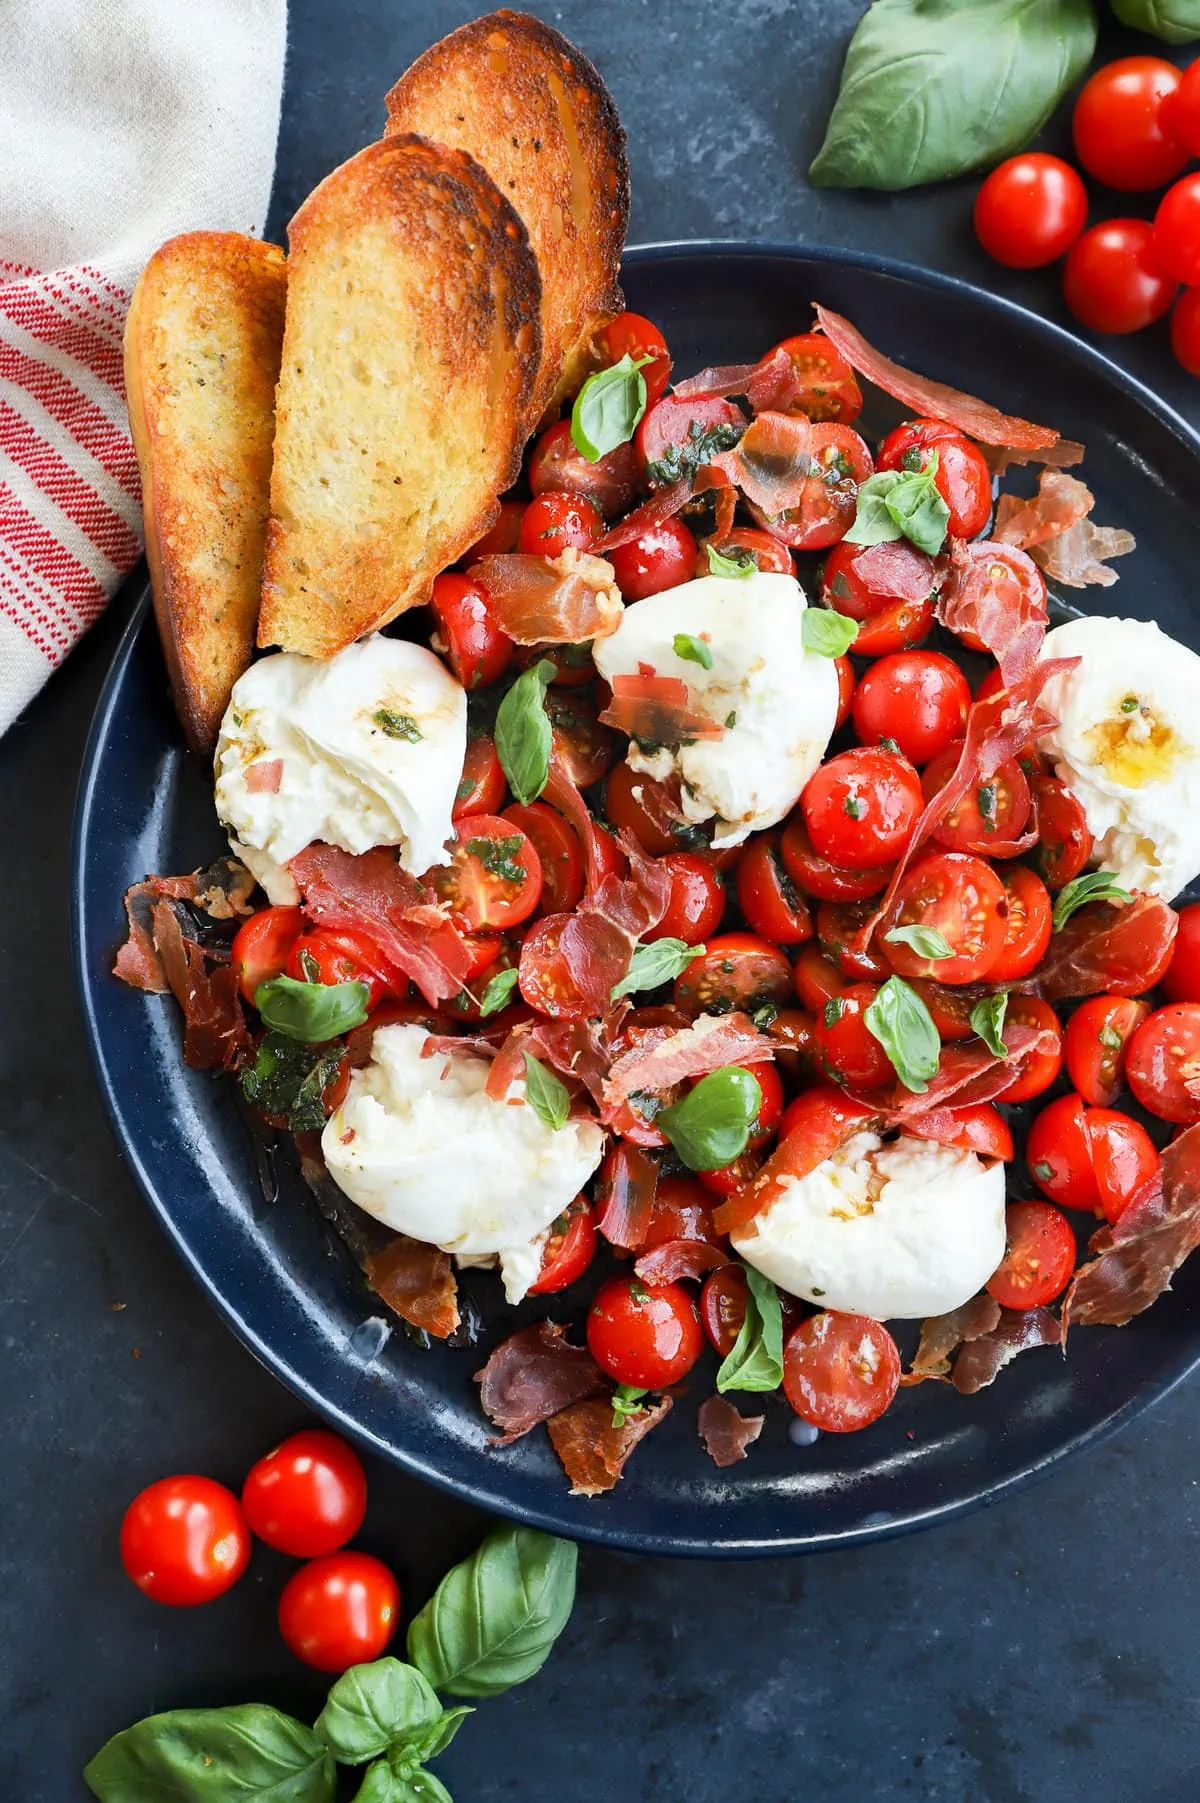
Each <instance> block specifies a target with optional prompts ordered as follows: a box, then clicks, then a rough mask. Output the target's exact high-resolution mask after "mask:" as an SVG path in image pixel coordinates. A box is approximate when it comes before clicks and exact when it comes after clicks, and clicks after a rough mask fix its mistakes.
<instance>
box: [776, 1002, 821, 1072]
mask: <svg viewBox="0 0 1200 1803" xmlns="http://www.w3.org/2000/svg"><path fill="white" fill-rule="evenodd" d="M766 1031H767V1036H768V1038H769V1039H770V1040H771V1041H772V1043H773V1044H774V1046H775V1062H776V1064H777V1065H778V1067H779V1069H780V1071H781V1072H782V1073H783V1075H784V1076H785V1077H787V1078H788V1079H789V1081H790V1082H792V1083H795V1084H800V1083H807V1082H808V1081H809V1079H810V1078H811V1077H812V1075H813V1073H814V1071H815V1070H816V1067H817V1056H818V1055H817V1023H816V1021H815V1020H814V1019H813V1017H812V1015H811V1014H810V1013H809V1012H808V1010H807V1009H805V1008H781V1009H780V1010H779V1013H778V1014H777V1015H776V1016H775V1019H774V1020H773V1021H772V1022H771V1023H770V1025H769V1026H768V1027H767V1029H766Z"/></svg>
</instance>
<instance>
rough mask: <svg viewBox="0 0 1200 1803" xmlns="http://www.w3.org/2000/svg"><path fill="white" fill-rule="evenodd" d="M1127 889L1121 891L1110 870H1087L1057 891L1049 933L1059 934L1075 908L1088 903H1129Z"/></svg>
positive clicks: (1130, 897) (1129, 897)
mask: <svg viewBox="0 0 1200 1803" xmlns="http://www.w3.org/2000/svg"><path fill="white" fill-rule="evenodd" d="M1132 900H1133V897H1132V895H1130V893H1129V891H1128V889H1122V888H1121V887H1120V885H1119V884H1118V882H1117V879H1116V877H1115V876H1114V874H1113V872H1112V871H1111V870H1089V871H1087V872H1086V873H1085V874H1084V875H1083V876H1077V877H1076V878H1075V881H1074V882H1073V883H1068V884H1067V885H1066V887H1065V888H1064V889H1062V890H1060V891H1059V894H1058V897H1057V899H1056V900H1055V903H1054V913H1053V914H1052V915H1051V917H1050V927H1051V931H1053V932H1055V933H1061V932H1062V929H1063V928H1064V927H1065V926H1066V924H1067V922H1068V920H1070V918H1071V916H1072V914H1074V912H1075V910H1076V909H1077V908H1083V907H1086V905H1087V903H1088V902H1094V901H1107V902H1131V901H1132Z"/></svg>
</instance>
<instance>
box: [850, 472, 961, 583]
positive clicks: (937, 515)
mask: <svg viewBox="0 0 1200 1803" xmlns="http://www.w3.org/2000/svg"><path fill="white" fill-rule="evenodd" d="M937 469H938V455H937V452H936V451H931V452H930V454H929V457H928V460H927V461H926V464H925V467H924V469H916V470H879V471H877V473H876V474H875V475H873V476H868V478H867V480H866V481H865V482H864V483H863V484H862V486H861V487H860V489H859V491H858V500H857V511H856V512H855V515H854V523H853V525H852V526H851V527H850V530H849V532H847V534H846V542H847V544H851V545H882V544H886V543H888V542H889V541H891V540H893V539H897V538H906V539H908V541H909V542H910V544H914V545H916V547H917V549H918V550H919V551H926V552H928V553H929V555H930V556H931V557H936V555H937V553H938V552H939V551H940V550H941V548H942V546H943V545H944V544H945V542H946V526H947V522H948V521H949V519H950V509H949V508H948V507H947V505H946V503H945V501H943V499H942V497H941V495H940V494H939V492H938V488H937V484H936V483H935V481H934V477H935V476H936V474H937Z"/></svg>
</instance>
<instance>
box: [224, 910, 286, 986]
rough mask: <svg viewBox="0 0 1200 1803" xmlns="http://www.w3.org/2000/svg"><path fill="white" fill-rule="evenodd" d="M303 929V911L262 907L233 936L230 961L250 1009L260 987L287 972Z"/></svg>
mask: <svg viewBox="0 0 1200 1803" xmlns="http://www.w3.org/2000/svg"><path fill="white" fill-rule="evenodd" d="M303 930H304V910H303V909H302V908H260V909H259V911H258V913H257V914H252V915H251V916H250V918H249V920H244V921H243V922H242V924H241V926H240V927H239V928H238V930H237V932H236V933H235V934H234V936H233V945H232V946H231V948H230V953H229V959H230V963H231V964H232V966H233V970H234V973H235V975H236V977H237V980H238V988H239V989H240V990H241V992H242V994H243V996H244V997H245V999H246V1000H247V1001H248V1002H249V1003H250V1006H251V1007H253V1006H254V992H255V990H256V989H257V988H258V986H259V984H260V983H268V982H270V980H271V978H272V977H277V976H280V975H281V974H282V973H283V971H285V970H286V969H287V961H288V957H289V955H290V953H291V949H292V947H293V945H295V943H296V941H297V939H298V938H299V937H300V935H301V933H302V932H303Z"/></svg>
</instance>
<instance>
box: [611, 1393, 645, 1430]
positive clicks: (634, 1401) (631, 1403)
mask: <svg viewBox="0 0 1200 1803" xmlns="http://www.w3.org/2000/svg"><path fill="white" fill-rule="evenodd" d="M646 1394H647V1392H646V1391H645V1390H640V1389H639V1388H638V1386H637V1385H636V1384H618V1385H617V1387H616V1389H615V1390H614V1391H613V1396H612V1424H613V1426H614V1427H620V1426H621V1425H622V1424H623V1423H624V1422H626V1421H628V1419H629V1417H630V1416H631V1415H640V1414H641V1412H642V1397H643V1396H645V1395H646Z"/></svg>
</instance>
